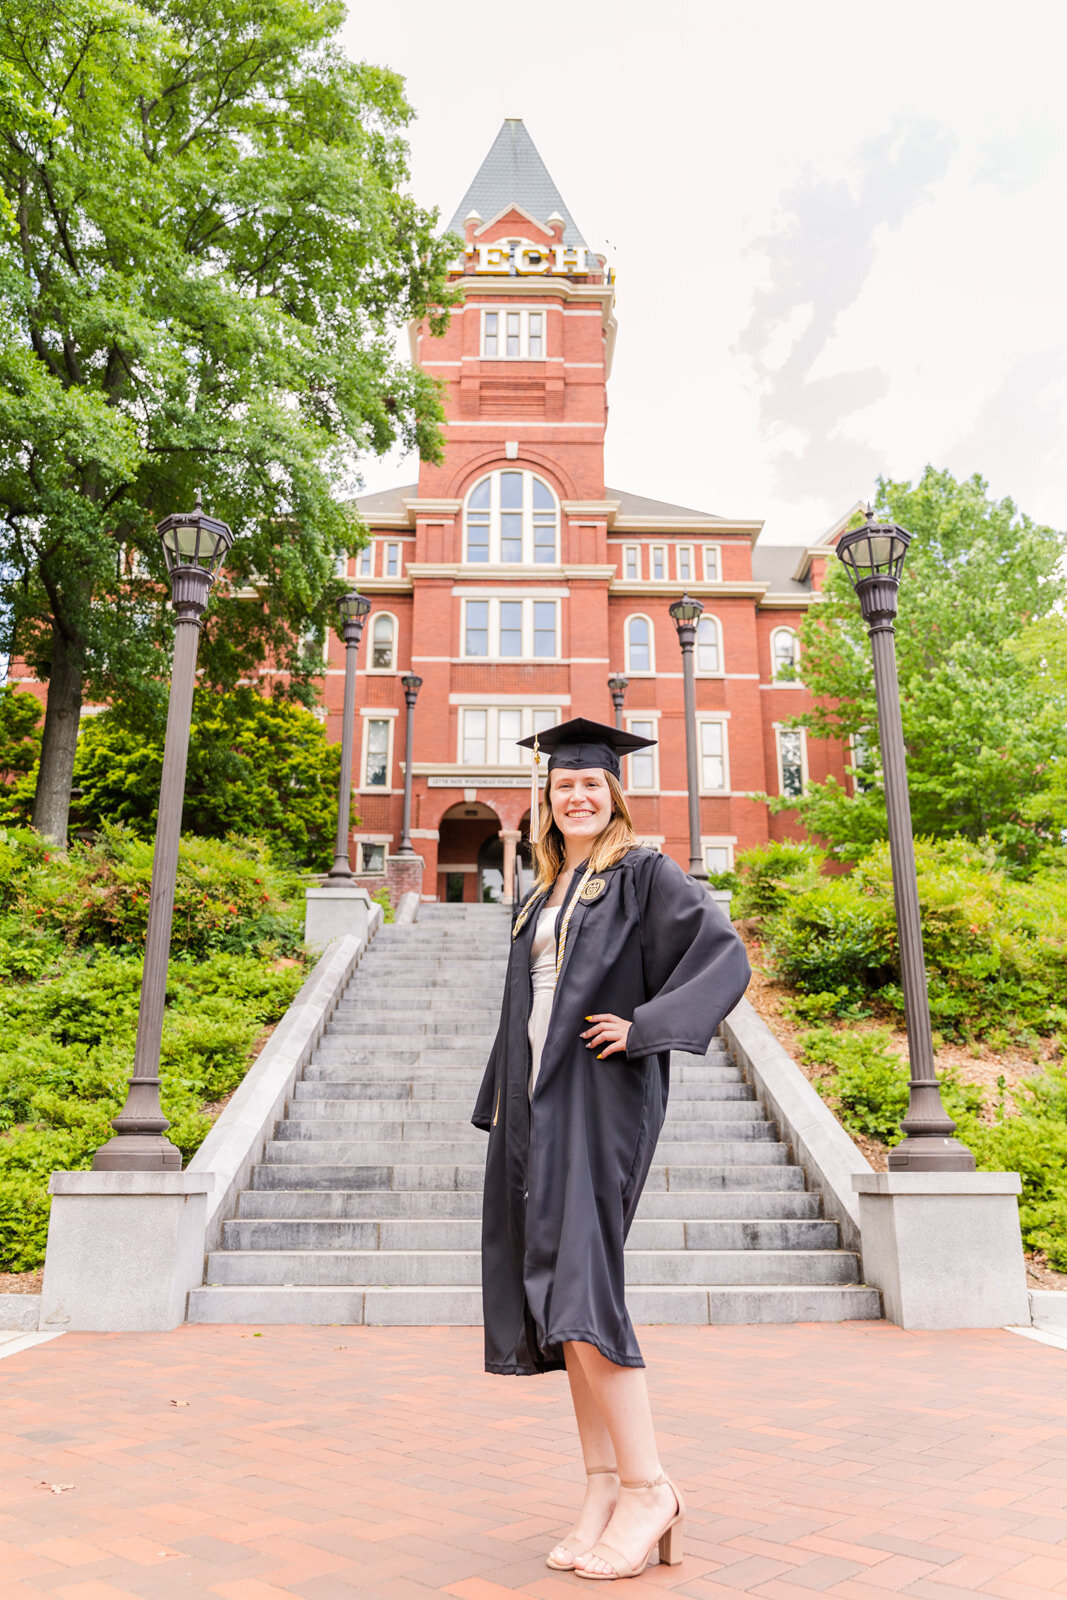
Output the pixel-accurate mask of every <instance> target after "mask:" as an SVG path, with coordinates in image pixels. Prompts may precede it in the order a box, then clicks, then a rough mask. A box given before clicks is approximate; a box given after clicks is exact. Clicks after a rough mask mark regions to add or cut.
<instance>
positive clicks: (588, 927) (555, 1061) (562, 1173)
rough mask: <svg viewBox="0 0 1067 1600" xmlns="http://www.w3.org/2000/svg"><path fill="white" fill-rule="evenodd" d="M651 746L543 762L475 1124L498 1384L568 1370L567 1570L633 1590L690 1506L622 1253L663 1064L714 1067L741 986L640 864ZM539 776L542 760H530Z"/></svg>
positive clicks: (577, 751)
mask: <svg viewBox="0 0 1067 1600" xmlns="http://www.w3.org/2000/svg"><path fill="white" fill-rule="evenodd" d="M653 742H654V741H652V740H648V739H638V738H637V737H635V736H634V735H632V734H628V733H623V732H620V731H617V730H616V729H614V728H609V727H606V726H604V725H603V724H600V723H595V722H588V721H586V720H585V719H584V718H577V719H576V720H575V721H573V722H569V723H565V724H563V725H562V726H560V727H558V728H554V729H551V730H549V731H547V732H545V733H541V734H539V735H538V736H537V738H536V740H524V741H523V743H525V744H527V745H532V746H534V748H535V754H536V746H537V744H538V743H539V744H540V747H541V748H542V749H545V750H548V751H550V752H551V758H550V760H549V764H548V783H547V787H546V790H545V795H544V799H543V800H542V801H541V804H540V808H539V816H537V824H538V827H537V833H536V834H534V830H533V829H531V833H532V835H533V837H534V850H535V860H536V866H537V878H536V882H535V885H534V889H533V892H532V894H531V895H530V897H529V898H528V899H527V901H526V902H525V904H524V905H523V907H522V909H521V911H520V912H519V915H518V917H517V918H516V921H515V926H514V930H513V934H512V949H511V960H510V962H509V965H508V973H507V978H506V981H505V988H504V1001H503V1007H502V1011H501V1017H500V1027H499V1030H498V1032H497V1037H496V1042H495V1044H494V1046H493V1050H492V1054H491V1055H490V1058H489V1065H488V1067H487V1068H486V1073H485V1077H484V1079H483V1082H482V1086H481V1090H480V1092H479V1095H478V1101H477V1104H476V1106H475V1110H474V1115H473V1117H472V1118H471V1120H472V1122H473V1123H474V1125H475V1126H476V1127H479V1128H484V1129H485V1130H486V1131H487V1132H488V1134H489V1148H488V1152H487V1156H486V1169H485V1198H484V1205H483V1209H482V1299H483V1306H484V1313H485V1365H486V1370H487V1371H488V1372H501V1373H520V1374H529V1373H534V1372H551V1371H554V1370H558V1369H560V1368H565V1369H566V1372H567V1376H568V1379H569V1381H570V1388H571V1397H572V1399H573V1402H574V1412H575V1417H576V1419H577V1423H578V1435H579V1439H580V1441H581V1448H582V1455H583V1457H584V1461H585V1467H586V1472H587V1475H588V1485H587V1489H586V1496H585V1501H584V1503H583V1505H582V1509H581V1512H580V1514H579V1517H578V1520H577V1523H576V1524H575V1526H574V1528H573V1529H572V1531H571V1532H570V1534H568V1536H567V1537H566V1538H565V1539H564V1540H563V1541H562V1543H560V1544H558V1545H557V1546H556V1547H555V1549H554V1550H553V1551H552V1552H551V1554H550V1555H549V1557H548V1565H549V1566H550V1567H554V1568H556V1569H557V1570H573V1571H575V1572H576V1573H577V1574H578V1575H579V1576H580V1577H583V1578H590V1579H601V1580H607V1579H611V1578H621V1577H636V1576H637V1574H638V1573H640V1572H642V1571H643V1570H644V1568H645V1566H646V1565H647V1564H648V1561H649V1558H650V1557H651V1554H652V1548H653V1546H654V1545H655V1544H657V1542H658V1543H659V1548H660V1558H661V1560H664V1561H666V1562H668V1563H670V1564H674V1563H675V1562H678V1561H680V1560H681V1558H682V1557H681V1532H682V1521H683V1518H684V1514H685V1507H684V1504H683V1501H682V1497H681V1495H680V1493H679V1492H678V1490H677V1488H676V1487H675V1486H674V1484H673V1483H671V1481H670V1479H668V1478H667V1477H666V1476H665V1474H664V1472H663V1470H662V1468H661V1466H660V1462H659V1456H658V1454H657V1451H656V1440H655V1433H654V1430H653V1425H652V1414H651V1410H650V1407H649V1399H648V1389H647V1385H646V1381H645V1374H644V1372H643V1370H642V1369H643V1367H644V1365H645V1363H644V1361H643V1359H642V1356H641V1351H640V1349H639V1348H638V1344H637V1340H636V1338H635V1336H634V1330H633V1326H632V1324H631V1322H630V1318H629V1316H628V1315H627V1311H626V1305H625V1299H624V1291H625V1279H624V1270H623V1243H624V1241H625V1238H626V1235H627V1233H628V1231H629V1228H630V1223H631V1222H632V1221H633V1216H634V1212H635V1211H636V1209H637V1203H638V1201H639V1199H640V1198H641V1191H642V1188H643V1186H644V1182H645V1179H646V1177H647V1175H648V1170H649V1167H650V1166H651V1163H652V1157H653V1154H654V1152H655V1148H656V1141H657V1139H658V1137H659V1132H660V1129H661V1127H662V1126H663V1117H664V1113H665V1111H666V1108H667V1090H668V1082H669V1069H670V1052H671V1051H672V1050H687V1051H692V1052H693V1053H694V1054H697V1055H703V1054H704V1052H705V1051H706V1050H707V1047H708V1044H709V1043H710V1041H711V1038H712V1035H713V1034H714V1032H715V1029H716V1028H717V1027H718V1025H719V1023H720V1021H721V1020H722V1018H723V1017H724V1016H725V1015H726V1013H727V1012H728V1011H729V1010H731V1008H732V1007H733V1006H734V1005H736V1003H737V1001H738V1000H739V999H740V997H741V995H742V994H743V993H744V990H745V987H746V985H747V983H748V979H749V966H748V961H747V960H746V957H745V952H744V947H743V946H742V944H741V941H740V939H739V938H738V937H737V935H736V933H735V932H734V930H733V928H732V927H731V926H730V924H729V922H728V921H727V920H726V918H725V917H724V916H723V915H722V913H721V912H720V911H719V909H718V907H717V906H716V905H715V903H714V901H713V900H712V899H711V896H710V895H709V894H708V891H707V889H706V888H704V887H703V886H702V885H700V884H699V883H696V882H695V881H694V880H693V879H692V878H689V877H687V876H686V874H685V873H684V872H682V870H681V869H680V868H679V867H677V866H676V865H675V863H674V862H673V861H671V860H670V859H669V858H668V857H667V856H662V855H660V854H658V852H656V851H654V850H647V849H641V848H640V847H638V845H637V841H636V838H635V835H634V831H633V825H632V823H631V821H630V814H629V811H628V810H627V806H626V800H625V797H624V795H623V792H622V789H621V787H620V784H619V775H620V771H621V763H620V753H622V752H624V751H628V750H637V749H642V748H644V747H645V746H646V745H648V744H651V743H653ZM537 759H539V757H538V758H537Z"/></svg>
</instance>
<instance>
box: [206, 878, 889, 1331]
mask: <svg viewBox="0 0 1067 1600" xmlns="http://www.w3.org/2000/svg"><path fill="white" fill-rule="evenodd" d="M509 930H510V919H509V915H508V913H507V912H506V911H504V910H503V909H501V908H499V907H496V906H444V905H442V906H424V907H423V908H422V909H421V910H420V913H419V921H418V923H417V924H415V925H413V926H408V927H391V926H390V927H386V928H383V929H382V930H381V931H380V932H379V934H378V936H377V938H376V939H375V940H374V943H373V944H372V946H371V948H370V950H369V951H368V952H367V954H366V956H365V957H364V958H363V961H362V963H361V964H360V966H359V968H358V971H357V973H356V975H355V977H354V978H353V980H352V982H351V984H350V986H349V988H348V991H347V993H346V995H345V997H344V999H343V1000H342V1002H341V1004H340V1005H339V1007H338V1009H337V1011H336V1012H335V1013H334V1016H333V1019H332V1021H331V1023H330V1025H329V1028H328V1030H327V1032H326V1034H325V1036H324V1038H323V1040H322V1043H321V1045H320V1047H319V1048H318V1050H317V1051H316V1052H315V1055H314V1056H313V1058H312V1060H311V1062H310V1063H309V1065H308V1066H307V1068H306V1069H305V1072H304V1076H303V1078H302V1080H301V1081H300V1082H298V1083H297V1085H296V1087H295V1092H294V1094H293V1098H292V1100H291V1101H290V1103H289V1106H288V1108H287V1113H288V1114H287V1116H286V1119H285V1120H284V1121H282V1122H279V1123H278V1125H277V1128H276V1130H275V1138H274V1140H273V1141H272V1142H271V1143H270V1144H269V1145H268V1147H267V1151H266V1159H265V1161H264V1162H263V1163H262V1164H261V1165H260V1166H258V1167H257V1168H256V1170H255V1173H254V1178H253V1186H252V1188H251V1189H247V1190H245V1191H244V1192H243V1193H242V1195H241V1197H240V1204H239V1209H238V1215H237V1216H236V1218H235V1219H234V1220H233V1221H231V1222H227V1223H226V1224H225V1229H224V1236H223V1240H222V1248H221V1249H220V1250H217V1251H215V1252H214V1253H213V1254H212V1255H211V1256H209V1258H208V1262H207V1273H206V1282H205V1285H204V1287H203V1288H199V1289H195V1290H193V1292H192V1294H191V1295H190V1297H189V1320H190V1322H231V1323H232V1322H237V1323H366V1324H376V1325H378V1326H402V1325H413V1324H465V1325H473V1324H477V1323H480V1322H481V1289H480V1281H481V1280H480V1257H479V1241H480V1227H481V1224H480V1220H479V1219H480V1211H481V1188H482V1174H483V1170H484V1164H485V1145H486V1135H485V1134H484V1133H482V1132H480V1131H479V1130H478V1129H476V1128H472V1127H471V1126H470V1121H469V1118H470V1113H471V1108H472V1106H473V1104H474V1097H475V1093H476V1091H477V1088H478V1085H479V1083H480V1081H481V1076H482V1072H483V1069H484V1064H485V1061H486V1059H487V1057H488V1053H489V1050H490V1047H491V1045H492V1042H493V1037H494V1034H495V1031H496V1023H497V1015H498V1009H499V1004H500V992H501V988H502V983H503V977H504V970H505V966H506V963H507V955H508V943H509ZM627 1304H628V1305H629V1308H630V1312H631V1315H632V1317H633V1320H634V1322H635V1323H638V1324H641V1323H654V1322H659V1323H707V1322H711V1323H727V1322H817V1321H822V1322H835V1321H844V1320H846V1319H850V1318H857V1317H863V1318H870V1317H879V1316H880V1315H881V1309H880V1304H879V1298H878V1294H877V1291H875V1290H874V1289H870V1288H867V1287H865V1286H864V1285H862V1284H861V1283H860V1282H859V1260H858V1257H857V1256H856V1255H854V1254H852V1253H851V1252H849V1251H846V1250H842V1249H841V1248H840V1241H839V1238H838V1230H837V1224H836V1223H834V1222H830V1221H827V1220H825V1219H824V1218H823V1216H822V1208H821V1197H820V1196H819V1195H818V1194H813V1193H810V1192H808V1191H807V1190H806V1189H805V1186H804V1174H803V1172H802V1171H801V1169H800V1168H799V1167H798V1166H796V1165H794V1164H793V1163H792V1162H791V1160H790V1153H789V1151H788V1150H787V1148H786V1147H785V1145H783V1144H781V1143H779V1142H778V1138H777V1130H776V1129H775V1128H774V1126H773V1125H772V1124H771V1123H770V1122H769V1121H768V1120H767V1118H766V1117H765V1116H764V1113H763V1111H762V1109H761V1107H760V1106H759V1104H758V1103H757V1102H756V1100H755V1099H754V1097H753V1092H752V1089H751V1088H750V1087H749V1086H748V1084H746V1083H745V1082H744V1080H743V1078H742V1075H741V1073H740V1071H739V1069H738V1068H737V1067H736V1066H735V1065H734V1063H733V1062H732V1060H731V1059H730V1057H729V1056H728V1054H727V1053H726V1050H725V1046H724V1045H723V1044H722V1042H721V1041H719V1040H716V1041H715V1042H714V1043H713V1044H712V1047H711V1049H710V1050H709V1052H708V1054H707V1056H703V1057H702V1056H690V1055H684V1054H679V1053H676V1054H675V1056H674V1058H673V1060H672V1066H671V1098H670V1108H669V1111H668V1116H667V1121H666V1124H665V1126H664V1129H663V1133H662V1135H661V1138H660V1144H659V1148H658V1150H657V1152H656V1161H655V1163H654V1165H653V1167H652V1171H651V1173H650V1174H649V1179H648V1183H647V1185H646V1188H645V1193H644V1195H643V1197H642V1200H641V1206H640V1210H639V1212H638V1216H637V1218H636V1219H635V1222H634V1225H633V1228H632V1230H631V1234H630V1238H629V1241H628V1243H627Z"/></svg>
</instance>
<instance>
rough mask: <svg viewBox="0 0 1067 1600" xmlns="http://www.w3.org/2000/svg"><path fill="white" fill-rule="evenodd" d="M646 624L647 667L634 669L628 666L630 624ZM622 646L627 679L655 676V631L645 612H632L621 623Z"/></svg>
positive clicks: (650, 619)
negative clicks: (637, 622)
mask: <svg viewBox="0 0 1067 1600" xmlns="http://www.w3.org/2000/svg"><path fill="white" fill-rule="evenodd" d="M639 618H640V620H641V621H642V622H647V623H648V666H647V667H634V666H631V664H630V624H631V622H636V621H637V620H638V619H639ZM622 627H623V635H622V637H623V645H624V653H625V656H626V676H627V677H628V678H654V677H655V676H656V630H655V628H654V627H653V625H652V618H651V617H650V616H649V615H648V613H647V612H645V611H632V612H631V613H630V615H629V616H628V617H626V618H625V619H624V621H623V625H622Z"/></svg>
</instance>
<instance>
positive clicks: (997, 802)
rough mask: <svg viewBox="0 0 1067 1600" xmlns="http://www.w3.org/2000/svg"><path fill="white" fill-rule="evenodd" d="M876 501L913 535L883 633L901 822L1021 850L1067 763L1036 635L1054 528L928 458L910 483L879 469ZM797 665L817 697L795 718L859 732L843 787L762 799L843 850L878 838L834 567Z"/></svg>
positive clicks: (854, 605) (860, 639) (864, 691)
mask: <svg viewBox="0 0 1067 1600" xmlns="http://www.w3.org/2000/svg"><path fill="white" fill-rule="evenodd" d="M875 511H876V514H877V515H878V516H879V517H882V518H885V519H887V520H890V521H893V522H897V523H899V524H900V525H901V526H902V527H904V528H907V530H908V531H909V533H911V534H912V536H913V539H912V544H911V547H910V549H909V551H908V558H907V564H906V566H905V570H904V579H903V583H902V585H901V592H900V613H899V616H898V619H897V626H896V632H897V658H898V666H899V673H900V695H901V707H902V716H903V723H904V741H905V746H906V749H907V758H908V782H909V788H910V791H911V806H912V820H913V824H914V827H915V831H916V832H917V833H919V834H923V835H927V836H929V837H934V838H937V837H948V836H951V835H956V834H958V835H962V836H963V837H965V838H968V839H974V840H977V839H981V838H983V837H985V836H989V837H990V838H991V839H993V840H995V841H996V843H997V845H998V847H999V848H1000V849H1001V850H1002V851H1003V852H1004V853H1005V854H1006V856H1008V857H1009V858H1014V859H1020V860H1025V859H1027V858H1028V857H1029V856H1031V855H1032V853H1033V852H1034V850H1036V849H1037V848H1039V847H1040V845H1041V844H1042V842H1044V841H1047V840H1049V839H1051V838H1053V837H1054V828H1055V817H1056V810H1057V802H1056V799H1055V793H1054V784H1055V782H1058V783H1059V784H1061V785H1062V784H1063V782H1064V763H1065V761H1067V719H1065V718H1064V716H1063V714H1062V713H1063V707H1064V703H1065V695H1064V686H1063V685H1062V684H1061V685H1060V690H1059V698H1058V700H1057V699H1056V696H1055V693H1054V691H1053V689H1052V687H1051V679H1050V675H1049V671H1048V669H1047V668H1046V667H1042V665H1041V661H1046V662H1047V659H1048V647H1047V641H1046V643H1045V645H1044V649H1042V643H1041V641H1042V640H1043V639H1045V634H1043V633H1040V632H1036V631H1035V628H1038V627H1039V626H1040V627H1043V628H1045V629H1046V630H1047V629H1050V628H1054V627H1056V626H1057V625H1059V624H1060V619H1058V618H1056V617H1055V608H1056V607H1057V606H1058V605H1059V604H1061V603H1062V601H1063V598H1064V595H1065V592H1067V584H1065V580H1064V575H1063V567H1062V561H1063V557H1064V553H1065V541H1064V536H1063V535H1062V534H1059V533H1055V532H1053V530H1052V529H1050V528H1046V527H1040V526H1038V525H1037V524H1035V523H1034V522H1032V521H1031V520H1030V518H1029V517H1026V516H1024V515H1022V514H1021V513H1020V512H1018V511H1017V510H1016V507H1015V505H1014V504H1013V502H1012V501H1011V500H1000V501H994V500H992V499H991V498H990V497H989V495H988V493H987V486H986V484H985V482H984V481H983V480H982V479H981V478H980V477H978V476H977V475H976V476H974V477H972V478H969V479H967V480H966V481H964V482H957V481H956V479H954V478H953V477H952V475H951V473H948V472H938V471H935V470H934V468H933V467H927V469H926V471H925V472H924V474H923V476H922V478H921V479H920V480H919V482H918V483H916V484H914V485H912V484H908V483H896V482H891V481H889V480H886V479H882V480H880V481H879V486H878V497H877V502H876V506H875ZM801 673H802V676H803V680H804V683H805V684H806V685H807V687H808V688H809V689H810V690H811V691H812V693H813V694H814V695H815V696H816V700H817V703H816V706H815V708H814V710H812V711H810V712H808V713H806V714H805V715H803V716H801V717H798V718H797V719H796V724H797V725H799V726H803V727H807V728H809V729H810V730H811V731H812V732H813V733H815V734H816V735H818V736H819V737H820V738H832V739H849V738H851V739H853V740H854V741H858V743H857V744H856V746H855V749H856V752H857V757H856V764H855V766H854V767H853V768H852V769H851V770H852V771H853V774H854V776H855V777H856V779H857V792H856V793H855V794H853V795H850V794H848V793H847V791H846V790H845V789H844V788H843V787H842V786H841V785H840V784H839V783H837V782H835V781H834V780H833V779H832V778H831V779H829V780H827V782H825V783H821V784H812V785H810V786H809V789H808V791H807V792H806V794H805V795H804V796H803V797H802V798H801V799H799V800H788V801H787V800H785V799H783V798H780V797H776V798H775V799H774V800H772V801H771V805H772V808H773V809H775V810H778V811H783V810H791V811H795V812H796V813H797V814H798V815H799V817H800V818H801V820H802V821H803V822H804V823H805V824H806V825H807V826H808V827H809V828H810V829H811V830H812V832H813V833H815V834H818V835H819V836H821V837H822V838H825V839H827V840H828V841H830V843H831V845H832V846H833V848H834V850H835V852H836V853H837V854H838V855H840V856H842V857H844V858H846V859H856V858H858V857H859V856H861V855H863V854H865V853H866V851H867V850H868V849H869V848H870V846H871V845H872V844H873V843H875V842H876V841H877V840H879V839H882V838H884V837H885V835H886V820H885V798H884V794H883V790H882V779H881V770H880V758H879V750H878V720H877V711H876V705H875V697H874V678H873V672H872V668H871V650H870V642H869V638H868V634H867V629H866V626H865V625H864V623H863V621H862V618H861V616H860V611H859V605H858V602H857V600H856V597H855V595H854V593H853V591H852V588H851V585H850V583H849V581H848V578H847V575H846V573H845V570H844V568H843V567H842V566H841V565H840V563H837V562H835V563H833V565H832V567H831V569H830V571H829V573H828V577H827V583H826V598H825V601H824V603H822V604H820V605H818V606H815V607H812V609H811V610H810V611H809V612H808V615H807V617H806V618H805V622H804V625H803V628H802V630H801ZM1057 774H1058V778H1057V776H1056V775H1057ZM1059 808H1060V812H1061V815H1062V800H1061V801H1060V802H1059ZM1060 826H1062V822H1061V823H1060Z"/></svg>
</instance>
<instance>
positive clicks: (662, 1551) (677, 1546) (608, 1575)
mask: <svg viewBox="0 0 1067 1600" xmlns="http://www.w3.org/2000/svg"><path fill="white" fill-rule="evenodd" d="M619 1482H620V1486H621V1487H622V1488H623V1489H657V1488H658V1487H659V1485H660V1484H661V1483H669V1484H670V1486H671V1489H672V1490H673V1492H674V1498H675V1499H676V1500H677V1502H678V1509H677V1511H676V1512H675V1513H674V1515H673V1517H671V1519H670V1521H669V1522H668V1523H667V1524H666V1526H665V1527H663V1528H662V1529H661V1530H660V1532H659V1533H658V1534H657V1535H656V1537H655V1538H654V1539H653V1541H652V1544H650V1545H649V1547H648V1549H647V1550H646V1551H645V1559H644V1560H643V1561H642V1562H641V1563H640V1565H638V1566H636V1567H632V1566H631V1565H630V1563H629V1562H628V1561H627V1559H626V1557H625V1556H624V1555H621V1554H620V1553H619V1551H618V1550H613V1549H612V1547H611V1545H609V1544H595V1545H594V1546H593V1548H592V1549H591V1550H586V1551H584V1552H582V1554H584V1555H589V1556H599V1557H600V1559H601V1560H602V1561H606V1562H607V1564H608V1566H610V1567H611V1568H612V1569H613V1570H612V1571H611V1572H586V1571H585V1570H584V1568H582V1567H578V1566H576V1567H575V1569H574V1570H575V1574H576V1575H577V1576H578V1577H579V1578H591V1579H593V1581H594V1582H596V1581H598V1580H599V1581H600V1582H601V1583H611V1582H613V1581H614V1579H615V1578H639V1577H640V1576H641V1574H642V1572H644V1570H645V1568H646V1567H647V1566H648V1563H649V1561H650V1560H651V1559H652V1547H653V1545H656V1544H658V1545H659V1558H660V1560H661V1561H662V1562H663V1564H664V1566H667V1567H676V1566H677V1565H678V1564H679V1562H680V1561H681V1559H682V1528H683V1527H684V1525H685V1501H684V1500H683V1499H682V1493H681V1490H680V1489H679V1488H678V1485H677V1484H676V1483H675V1482H674V1481H673V1479H671V1478H668V1476H667V1474H666V1473H665V1472H661V1473H660V1475H659V1477H658V1478H646V1479H645V1481H644V1482H643V1483H627V1482H626V1480H625V1479H624V1478H623V1479H620V1480H619Z"/></svg>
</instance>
